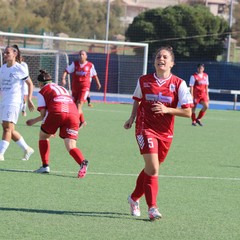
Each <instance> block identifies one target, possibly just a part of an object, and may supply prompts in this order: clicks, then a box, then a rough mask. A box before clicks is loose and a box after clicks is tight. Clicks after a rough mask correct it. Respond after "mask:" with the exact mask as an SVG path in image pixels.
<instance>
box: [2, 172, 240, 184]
mask: <svg viewBox="0 0 240 240" xmlns="http://www.w3.org/2000/svg"><path fill="white" fill-rule="evenodd" d="M1 171H3V172H4V171H6V172H11V171H13V172H27V173H34V170H23V169H1V170H0V172H1ZM51 173H59V174H77V172H62V171H51ZM87 174H88V175H105V176H119V177H125V176H129V177H137V176H138V174H131V173H103V172H88V173H87ZM159 178H175V179H193V180H198V179H200V180H225V181H240V178H238V177H234V178H229V177H209V176H177V175H176V176H174V175H159Z"/></svg>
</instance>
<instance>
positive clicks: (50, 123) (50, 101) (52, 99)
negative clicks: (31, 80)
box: [26, 70, 88, 178]
mask: <svg viewBox="0 0 240 240" xmlns="http://www.w3.org/2000/svg"><path fill="white" fill-rule="evenodd" d="M40 73H41V74H40V75H39V76H38V82H39V87H40V91H39V94H38V111H39V112H40V116H38V117H36V118H33V119H29V120H28V121H27V122H26V124H27V125H28V126H32V125H33V124H35V123H37V122H39V121H42V124H41V129H40V134H39V152H40V155H41V159H42V166H41V167H40V168H39V169H38V170H36V173H49V172H50V167H49V155H50V142H49V140H50V137H51V136H52V135H55V133H56V132H57V130H58V129H59V136H60V137H61V138H63V140H64V143H65V147H66V149H67V151H68V152H69V154H70V155H71V156H72V157H73V158H74V160H75V161H76V162H77V163H78V164H79V165H80V170H79V172H78V177H79V178H83V177H85V175H86V173H87V166H88V161H87V160H86V159H85V158H84V156H83V154H82V152H81V150H80V149H79V148H77V147H76V141H77V138H78V129H79V114H78V110H77V108H76V105H75V103H74V102H73V100H72V98H71V96H70V95H69V93H68V91H67V90H66V89H65V88H64V87H62V86H58V85H57V84H55V83H52V77H51V76H50V75H49V73H47V72H46V71H44V70H40Z"/></svg>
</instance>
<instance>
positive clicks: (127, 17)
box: [92, 0, 231, 27]
mask: <svg viewBox="0 0 240 240" xmlns="http://www.w3.org/2000/svg"><path fill="white" fill-rule="evenodd" d="M92 1H98V2H107V1H108V0H92ZM113 1H114V0H110V3H111V2H113ZM121 1H122V3H123V5H124V8H125V9H124V16H123V17H122V19H121V20H122V22H123V24H124V26H125V27H127V26H128V25H129V24H130V23H132V21H133V19H134V18H135V17H136V16H137V15H139V14H140V13H141V12H144V11H146V10H148V9H153V8H159V7H161V8H165V7H167V6H174V5H178V4H181V3H189V4H194V3H199V4H203V5H205V6H208V7H209V8H210V11H211V12H212V14H214V15H215V16H216V15H220V16H223V17H224V18H225V19H228V15H229V14H228V11H229V5H230V1H231V0H121Z"/></svg>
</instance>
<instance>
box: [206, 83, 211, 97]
mask: <svg viewBox="0 0 240 240" xmlns="http://www.w3.org/2000/svg"><path fill="white" fill-rule="evenodd" d="M206 94H207V98H208V100H209V99H210V98H209V91H208V85H206Z"/></svg>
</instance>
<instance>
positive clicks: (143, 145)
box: [136, 135, 172, 162]
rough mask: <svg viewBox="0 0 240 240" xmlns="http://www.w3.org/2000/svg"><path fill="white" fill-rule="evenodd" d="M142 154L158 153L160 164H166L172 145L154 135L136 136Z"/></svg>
mask: <svg viewBox="0 0 240 240" xmlns="http://www.w3.org/2000/svg"><path fill="white" fill-rule="evenodd" d="M136 139H137V142H138V146H139V150H140V153H141V154H149V153H157V154H158V160H159V162H164V160H165V158H166V157H167V154H168V151H169V149H170V146H171V143H172V141H170V142H166V141H163V140H161V139H159V138H156V137H155V136H153V135H136Z"/></svg>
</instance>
